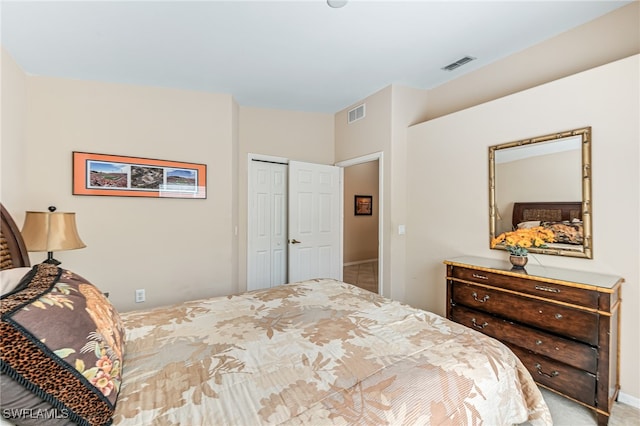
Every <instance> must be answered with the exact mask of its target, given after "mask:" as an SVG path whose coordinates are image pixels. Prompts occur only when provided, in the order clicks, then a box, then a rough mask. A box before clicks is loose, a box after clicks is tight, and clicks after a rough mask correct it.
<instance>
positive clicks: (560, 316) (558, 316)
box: [554, 314, 562, 319]
mask: <svg viewBox="0 0 640 426" xmlns="http://www.w3.org/2000/svg"><path fill="white" fill-rule="evenodd" d="M554 316H555V317H556V319H562V314H555V315H554Z"/></svg>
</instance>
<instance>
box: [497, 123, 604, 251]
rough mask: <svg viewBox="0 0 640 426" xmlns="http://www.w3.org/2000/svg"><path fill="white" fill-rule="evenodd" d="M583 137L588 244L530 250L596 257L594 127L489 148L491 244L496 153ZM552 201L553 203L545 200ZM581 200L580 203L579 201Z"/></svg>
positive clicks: (583, 191) (583, 216)
mask: <svg viewBox="0 0 640 426" xmlns="http://www.w3.org/2000/svg"><path fill="white" fill-rule="evenodd" d="M575 136H580V137H581V141H582V168H581V170H582V176H581V180H582V200H581V201H582V222H583V233H584V235H583V237H584V243H583V245H582V250H575V251H572V250H565V249H562V248H551V247H547V248H534V247H532V248H529V249H527V250H528V251H529V252H531V253H541V254H551V255H559V256H570V257H580V258H587V259H592V258H593V251H592V250H593V241H592V229H591V222H592V212H591V203H592V201H591V127H584V128H580V129H574V130H569V131H566V132H561V133H554V134H550V135H545V136H539V137H536V138H531V139H523V140H518V141H513V142H508V143H504V144H500V145H494V146H490V147H489V243H491V240H492V239H493V238H495V237H496V229H497V223H496V221H497V218H498V214H499V213H498V208H497V201H496V169H495V167H496V165H495V158H496V151H498V150H503V149H509V148H516V147H523V146H526V145H532V144H536V143H542V142H547V143H548V142H554V141H560V140H562V139H566V138H571V137H575ZM542 201H549V200H542ZM576 201H577V200H576ZM495 249H499V250H506V249H505V247H504V246H503V245H497V246H496V247H495Z"/></svg>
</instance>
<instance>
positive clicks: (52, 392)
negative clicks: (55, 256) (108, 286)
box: [0, 264, 124, 425]
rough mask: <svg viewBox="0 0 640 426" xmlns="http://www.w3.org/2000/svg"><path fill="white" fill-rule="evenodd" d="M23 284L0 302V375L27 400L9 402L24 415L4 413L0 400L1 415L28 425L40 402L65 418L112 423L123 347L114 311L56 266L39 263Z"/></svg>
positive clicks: (93, 289) (97, 293) (82, 282)
mask: <svg viewBox="0 0 640 426" xmlns="http://www.w3.org/2000/svg"><path fill="white" fill-rule="evenodd" d="M21 287H22V288H21V289H18V291H14V292H13V293H10V294H7V295H4V296H2V298H1V303H0V312H1V316H2V321H1V323H0V325H1V327H0V333H1V335H2V340H1V341H0V371H1V372H2V373H4V374H6V375H7V376H9V377H10V378H11V379H13V380H11V381H10V384H9V385H15V386H22V387H24V388H25V389H27V390H28V391H29V394H30V398H27V400H24V401H13V404H17V408H19V409H22V412H21V411H20V410H18V411H15V410H13V411H12V410H9V411H7V409H8V408H11V407H6V406H5V400H4V398H3V400H2V410H3V416H4V415H5V414H7V413H8V414H12V415H13V417H12V418H8V419H7V420H9V421H10V422H12V423H15V424H26V423H23V422H22V421H23V420H28V419H25V418H26V417H30V415H29V414H30V413H31V414H32V413H33V412H34V411H35V412H37V409H38V407H41V404H42V402H43V401H44V402H45V403H48V404H51V407H52V408H53V409H55V414H56V415H59V416H61V417H62V418H63V419H64V420H69V421H71V422H75V423H78V424H80V425H108V424H110V423H111V418H112V415H113V411H114V408H115V403H116V399H117V396H118V392H119V391H120V382H121V365H122V360H123V354H122V350H123V347H124V345H123V338H124V332H123V327H122V323H121V321H120V317H119V315H118V313H117V312H116V310H115V309H114V308H113V306H112V305H111V303H110V302H109V301H108V300H107V299H106V298H105V297H104V295H103V294H102V293H101V292H100V290H98V289H97V288H96V287H95V286H93V285H92V284H91V283H89V282H88V281H87V280H85V279H84V278H82V277H80V276H79V275H77V274H75V273H73V272H70V271H67V270H63V269H60V268H58V267H56V266H54V265H48V264H40V265H37V266H36V267H34V273H33V274H30V279H29V280H28V282H27V283H25V284H23V285H21ZM3 381H6V380H3ZM4 385H5V384H4V383H3V387H4ZM14 394H17V393H15V392H14ZM30 410H31V411H30ZM5 417H6V416H5ZM40 420H42V419H40Z"/></svg>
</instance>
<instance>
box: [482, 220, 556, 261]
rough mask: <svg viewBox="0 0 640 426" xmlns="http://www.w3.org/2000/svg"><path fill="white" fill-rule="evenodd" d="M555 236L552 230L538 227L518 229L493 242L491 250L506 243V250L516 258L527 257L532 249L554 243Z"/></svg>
mask: <svg viewBox="0 0 640 426" xmlns="http://www.w3.org/2000/svg"><path fill="white" fill-rule="evenodd" d="M553 240H554V234H553V231H551V230H550V229H545V228H543V227H542V226H536V227H533V228H528V229H516V230H515V231H510V232H503V233H502V234H500V235H498V236H497V237H495V238H494V239H493V240H491V248H494V247H495V246H497V245H498V244H501V243H504V246H505V248H506V249H507V251H509V253H511V254H512V255H514V256H526V255H527V253H529V251H528V250H527V249H528V248H530V247H541V248H544V247H546V246H547V244H546V243H550V242H553Z"/></svg>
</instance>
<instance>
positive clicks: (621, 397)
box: [618, 392, 640, 410]
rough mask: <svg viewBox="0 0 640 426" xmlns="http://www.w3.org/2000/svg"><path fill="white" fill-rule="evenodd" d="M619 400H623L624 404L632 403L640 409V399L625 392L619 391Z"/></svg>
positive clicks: (631, 404)
mask: <svg viewBox="0 0 640 426" xmlns="http://www.w3.org/2000/svg"><path fill="white" fill-rule="evenodd" d="M618 402H622V403H623V404H627V405H630V406H632V407H635V408H637V409H639V410H640V399H639V398H636V397H633V396H631V395H628V394H626V393H624V392H620V393H618Z"/></svg>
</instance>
